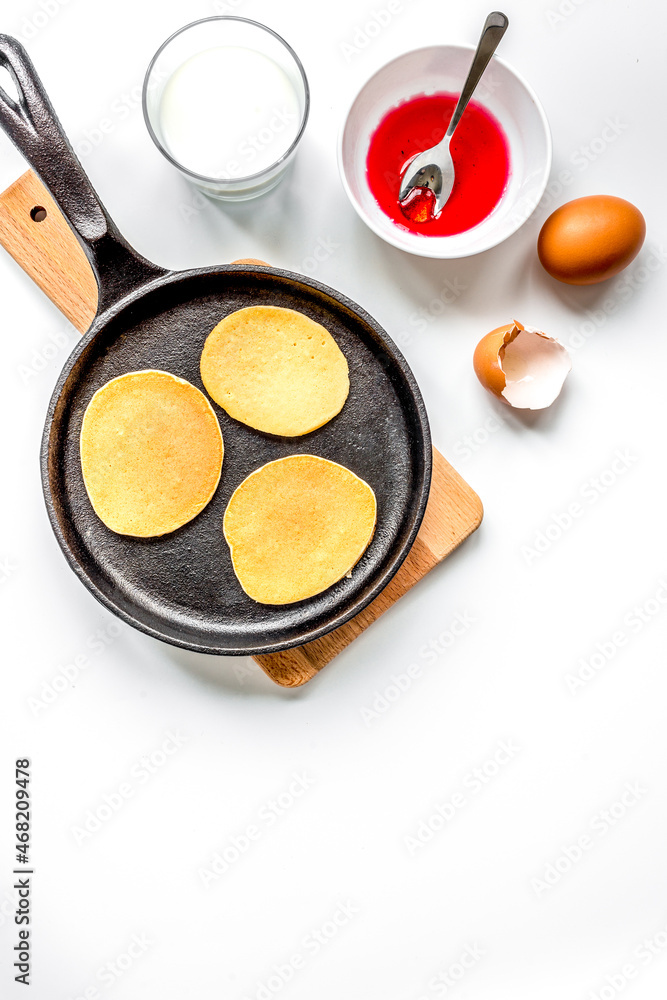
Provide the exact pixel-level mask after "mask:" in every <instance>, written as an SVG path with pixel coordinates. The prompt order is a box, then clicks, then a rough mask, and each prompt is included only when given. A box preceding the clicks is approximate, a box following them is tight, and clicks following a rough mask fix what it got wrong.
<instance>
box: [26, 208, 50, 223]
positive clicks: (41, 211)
mask: <svg viewBox="0 0 667 1000" xmlns="http://www.w3.org/2000/svg"><path fill="white" fill-rule="evenodd" d="M46 216H47V211H46V209H45V208H44V206H43V205H35V207H34V208H31V209H30V218H31V219H32V221H33V222H44V219H45V218H46Z"/></svg>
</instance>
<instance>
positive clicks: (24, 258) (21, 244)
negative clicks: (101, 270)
mask: <svg viewBox="0 0 667 1000" xmlns="http://www.w3.org/2000/svg"><path fill="white" fill-rule="evenodd" d="M39 209H42V210H43V211H39ZM44 210H45V215H44V214H43V212H44ZM0 243H1V244H2V246H3V247H4V248H5V250H7V252H8V253H10V254H11V256H12V257H13V258H14V260H15V261H16V262H17V264H19V265H20V266H21V267H22V268H23V270H24V271H25V272H26V274H28V275H29V276H30V277H31V278H32V280H33V281H34V282H35V283H36V284H37V285H39V287H40V288H41V289H42V291H43V292H45V293H46V294H47V295H48V297H49V298H50V299H51V301H52V302H53V303H55V305H57V306H58V308H59V309H60V311H61V312H62V313H64V314H65V316H67V319H68V320H69V321H70V322H71V323H72V324H73V325H74V326H75V327H76V329H77V330H78V331H79V332H80V333H84V332H85V331H86V330H87V329H88V327H89V326H90V324H91V322H92V320H93V317H94V315H95V312H96V311H97V282H96V281H95V276H94V274H93V272H92V269H91V267H90V264H89V263H88V259H87V258H86V255H85V254H84V252H83V250H82V249H81V244H80V243H79V241H78V240H77V238H76V236H75V235H74V233H73V232H72V230H71V229H70V227H69V226H68V225H67V223H66V222H65V219H64V216H63V215H62V213H61V211H60V209H59V208H58V206H57V205H56V203H55V201H54V200H53V198H52V197H51V195H50V194H49V192H48V191H47V190H46V188H45V187H44V185H43V184H42V183H41V181H40V180H39V179H38V178H37V176H36V175H35V174H34V173H33V172H32V170H28V171H26V173H25V174H23V175H22V176H21V177H19V179H18V180H17V181H14V183H13V184H12V185H11V187H9V188H7V190H6V191H3V193H2V194H1V195H0Z"/></svg>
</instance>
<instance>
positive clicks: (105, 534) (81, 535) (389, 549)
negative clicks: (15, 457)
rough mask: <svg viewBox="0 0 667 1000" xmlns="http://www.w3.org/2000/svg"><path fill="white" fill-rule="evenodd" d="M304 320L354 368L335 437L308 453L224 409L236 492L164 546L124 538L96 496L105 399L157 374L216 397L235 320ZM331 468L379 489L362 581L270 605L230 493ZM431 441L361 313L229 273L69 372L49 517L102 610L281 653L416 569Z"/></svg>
mask: <svg viewBox="0 0 667 1000" xmlns="http://www.w3.org/2000/svg"><path fill="white" fill-rule="evenodd" d="M257 304H262V305H277V306H284V307H286V308H290V309H298V310H300V311H301V312H303V313H305V314H306V315H307V316H310V317H311V319H314V320H316V321H317V322H318V323H322V324H323V325H324V326H325V327H326V328H327V329H328V330H329V332H330V333H331V334H332V336H333V337H334V339H335V340H336V342H337V343H338V345H339V347H340V348H341V350H342V351H343V353H344V354H345V357H346V358H347V362H348V365H349V369H350V395H349V397H348V399H347V402H346V403H345V406H344V407H343V409H342V411H341V412H340V413H339V414H338V416H337V417H335V418H334V419H333V420H331V421H330V422H329V423H328V424H326V425H325V426H324V427H321V428H319V429H318V430H316V431H313V432H312V433H311V434H307V435H305V436H303V437H299V438H280V437H273V436H271V435H267V434H262V433H261V432H259V431H255V430H253V429H252V428H250V427H247V426H245V425H244V424H241V423H239V422H238V421H236V420H233V419H232V418H231V417H229V416H228V415H227V414H226V413H225V411H224V410H222V409H221V408H220V407H219V406H217V404H215V403H212V405H213V407H214V409H215V411H216V413H217V416H218V419H219V421H220V426H221V428H222V434H223V438H224V442H225V457H224V463H223V470H222V479H221V482H220V486H219V487H218V490H217V493H216V494H215V496H214V498H213V500H212V501H211V502H210V503H209V505H208V506H207V507H206V508H205V509H204V510H203V511H202V513H201V514H200V515H199V516H198V517H197V518H195V520H194V521H191V522H190V523H189V524H187V525H185V526H184V527H182V528H180V529H179V530H178V531H175V532H173V533H172V534H170V535H165V536H163V537H162V538H152V539H135V538H128V537H123V536H120V535H117V534H115V533H114V532H112V531H110V530H109V529H108V528H107V527H106V526H105V525H104V524H103V523H102V522H101V521H100V520H99V518H98V517H97V516H96V515H95V513H94V511H93V509H92V507H91V505H90V501H89V500H88V496H87V494H86V491H85V487H84V485H83V479H82V475H81V461H80V457H79V435H80V431H81V422H82V419H83V414H84V412H85V409H86V406H87V405H88V403H89V401H90V399H91V397H92V395H93V394H94V393H95V392H96V390H97V389H99V388H100V387H101V386H102V385H104V384H105V383H106V382H108V381H109V379H111V378H115V377H116V376H117V375H121V374H123V373H125V372H128V371H138V370H141V369H144V368H158V369H162V370H164V371H168V372H172V373H173V374H175V375H179V376H180V377H182V378H185V379H187V380H188V381H189V382H192V384H193V385H196V386H197V387H198V388H199V389H201V390H202V391H204V387H203V384H202V381H201V377H200V374H199V358H200V355H201V351H202V348H203V345H204V341H205V340H206V337H207V336H208V334H209V333H210V331H211V330H212V329H213V327H214V326H215V325H216V323H218V322H219V321H220V320H221V319H222V318H223V316H226V315H227V314H228V313H230V312H233V311H234V310H236V309H241V308H243V307H244V306H248V305H257ZM304 452H307V453H309V454H314V455H320V456H322V457H323V458H328V459H331V460H332V461H335V462H340V463H341V464H342V465H345V466H347V467H348V468H350V469H351V470H352V471H353V472H355V473H356V474H357V475H358V476H360V477H361V478H362V479H365V480H366V481H367V482H368V483H369V484H370V485H371V486H372V488H373V490H374V491H375V494H376V496H377V501H378V517H377V528H376V532H375V535H374V537H373V540H372V542H371V544H370V546H369V548H368V549H367V551H366V553H365V554H364V556H363V557H362V559H361V561H360V562H359V563H358V564H357V565H356V566H355V568H354V569H353V571H352V576H351V578H349V579H344V580H341V581H340V582H339V583H338V584H336V585H335V586H333V587H331V588H329V589H328V590H326V591H324V592H323V593H322V594H319V595H318V596H316V597H313V598H310V599H309V600H306V601H300V602H298V603H296V604H291V605H284V606H276V607H273V606H267V605H260V604H257V603H256V602H255V601H253V600H252V599H251V598H249V597H248V596H247V595H246V594H245V593H244V592H243V590H242V589H241V586H240V584H239V583H238V580H237V579H236V576H235V574H234V571H233V568H232V564H231V559H230V555H229V549H228V547H227V544H226V542H225V540H224V536H223V533H222V518H223V514H224V511H225V508H226V506H227V503H228V501H229V498H230V496H231V494H232V492H233V491H234V490H235V489H236V487H237V486H238V485H239V483H240V482H241V481H242V480H243V479H244V478H245V477H246V476H247V475H248V474H249V473H250V472H252V471H253V470H254V469H257V468H259V467H260V466H261V465H264V464H265V463H266V462H270V461H273V460H274V459H276V458H281V457H284V456H286V455H294V454H301V453H304ZM430 457H431V449H430V443H429V431H428V424H427V421H426V415H425V411H424V407H423V403H422V401H421V397H420V395H419V390H418V389H417V386H416V384H415V381H414V378H413V377H412V375H411V373H410V370H409V368H408V367H407V365H406V363H405V361H404V359H403V358H402V357H401V355H400V354H399V352H398V351H397V350H396V348H395V347H394V345H393V344H391V342H390V341H389V339H388V337H387V335H386V334H385V333H384V332H383V331H382V330H381V328H380V327H379V326H378V325H377V324H376V323H375V322H374V321H373V320H371V318H370V317H369V316H367V315H365V314H364V313H363V312H362V310H360V309H359V307H358V306H354V305H353V304H352V303H351V302H349V301H347V300H345V299H344V298H343V297H342V296H340V295H339V294H338V293H333V292H332V291H330V290H328V289H326V288H325V287H324V286H322V285H319V284H318V283H316V282H313V281H309V280H307V279H304V278H301V277H300V276H298V275H295V274H291V273H289V272H286V271H277V270H273V269H268V268H265V269H264V268H253V269H250V268H248V267H247V266H239V265H236V266H234V265H230V266H228V267H226V268H222V269H215V270H210V271H203V272H201V271H199V272H186V273H185V274H184V275H179V274H175V275H170V276H169V277H168V278H167V279H162V280H160V281H159V282H158V283H157V285H156V287H154V288H152V289H151V290H149V291H147V292H144V293H143V294H142V295H140V297H139V298H138V299H137V300H133V301H132V302H131V303H129V304H127V305H126V306H125V307H123V305H122V303H121V306H120V307H119V308H117V309H116V310H115V311H114V312H113V314H112V315H109V316H108V318H106V320H105V321H104V322H103V323H102V324H101V325H98V324H95V326H94V327H93V328H92V329H91V331H90V333H89V334H88V335H87V336H86V337H85V338H84V340H83V341H82V342H81V343H80V344H79V345H78V347H77V348H76V349H75V351H74V353H73V354H72V356H71V357H70V360H69V362H68V364H67V366H66V368H65V370H64V371H63V374H62V376H61V379H60V381H59V383H58V386H57V387H56V390H55V392H54V396H53V399H52V403H51V407H50V410H49V416H48V419H47V427H46V431H45V437H44V447H43V474H44V489H45V494H46V498H47V505H48V508H49V514H50V517H51V520H52V523H53V526H54V529H55V531H56V534H57V536H58V539H59V541H60V543H61V545H62V546H63V548H64V550H65V553H66V554H67V556H68V558H69V560H70V562H71V563H72V565H73V566H74V568H75V569H76V572H77V573H78V574H79V576H80V577H81V579H82V580H83V581H84V583H85V584H86V585H87V586H88V588H89V589H90V590H91V591H92V592H93V593H94V594H95V596H96V597H97V598H98V599H99V600H101V601H102V603H104V604H106V605H107V607H109V608H111V609H112V610H113V611H115V612H116V613H117V614H119V615H120V617H121V618H124V619H125V620H126V621H128V622H130V623H131V624H133V625H135V626H137V627H138V628H140V629H142V630H143V631H145V632H148V633H149V634H151V635H154V636H157V637H158V638H161V639H166V640H167V641H169V642H172V643H174V644H176V645H179V646H185V647H187V648H189V649H198V650H200V651H203V652H211V653H228V654H236V653H238V654H241V653H243V654H247V653H259V652H271V651H274V650H277V649H284V648H287V647H289V646H293V645H297V644H300V643H303V642H307V641H309V640H310V639H313V638H316V637H317V636H319V635H323V634H324V633H325V632H328V631H330V630H331V629H333V628H335V627H337V626H338V625H339V624H342V623H343V622H344V621H346V620H347V619H348V618H350V617H352V616H353V615H354V614H356V613H357V612H358V611H359V610H361V608H363V607H364V606H365V605H366V604H367V603H368V602H369V601H371V600H372V599H373V597H374V596H375V595H376V594H377V593H379V591H380V590H381V589H382V588H383V587H384V586H385V584H386V583H387V582H388V580H389V579H390V578H391V576H392V575H393V574H394V572H395V571H396V570H397V569H398V567H399V565H400V564H401V562H402V561H403V558H404V557H405V555H406V554H407V552H408V550H409V548H410V545H411V543H412V541H413V540H414V537H415V534H416V532H417V530H418V528H419V524H420V521H421V517H422V515H423V511H424V507H425V504H426V499H427V497H428V487H429V482H430Z"/></svg>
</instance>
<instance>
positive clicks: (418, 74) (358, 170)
mask: <svg viewBox="0 0 667 1000" xmlns="http://www.w3.org/2000/svg"><path fill="white" fill-rule="evenodd" d="M473 53H474V48H473V46H467V45H433V46H431V47H429V48H425V49H415V50H414V51H412V52H406V53H405V55H402V56H399V57H398V58H397V59H394V60H393V61H392V62H390V63H387V65H386V66H383V67H382V69H380V70H378V72H377V73H376V74H375V75H374V76H372V77H371V78H370V80H368V82H367V83H366V84H364V86H363V87H362V88H361V90H360V91H359V93H358V94H357V96H356V97H355V99H354V101H353V102H352V105H351V107H350V110H349V111H348V114H347V117H346V119H345V123H344V125H343V128H342V130H341V133H340V137H339V142H338V166H339V170H340V175H341V178H342V181H343V186H344V187H345V190H346V192H347V195H348V197H349V199H350V201H351V202H352V204H353V206H354V208H355V209H356V211H357V212H358V214H359V216H360V217H361V218H362V219H363V220H364V222H365V223H366V225H367V226H370V228H371V229H372V230H373V232H375V233H377V235H378V236H381V237H382V239H383V240H386V242H387V243H391V244H392V245H393V246H395V247H398V248H399V249H400V250H407V251H408V253H413V254H417V255H418V256H420V257H439V258H452V257H469V256H470V255H471V254H475V253H481V251H482V250H488V249H489V248H490V247H493V246H496V245H497V244H498V243H501V242H502V241H503V240H506V239H507V237H508V236H511V235H512V233H514V232H516V230H517V229H518V228H519V227H520V226H521V225H523V223H524V222H525V221H526V219H527V218H528V217H529V216H530V215H531V213H532V212H533V210H534V209H535V207H536V206H537V204H538V202H539V200H540V198H541V197H542V195H543V194H544V189H545V187H546V184H547V180H548V177H549V171H550V169H551V133H550V131H549V125H548V122H547V119H546V115H545V113H544V110H543V108H542V105H541V104H540V102H539V101H538V99H537V97H536V96H535V94H534V93H533V91H532V89H531V88H530V87H529V86H528V84H527V83H526V81H525V80H523V79H522V78H521V77H520V76H519V74H518V73H517V72H516V71H515V70H513V69H511V68H510V67H509V66H508V65H507V63H505V62H503V61H502V60H501V59H498V58H496V57H495V56H494V58H493V59H492V60H491V62H490V63H489V65H488V67H487V69H486V71H485V73H484V76H483V77H482V79H481V81H480V83H479V86H478V87H477V90H476V91H475V94H474V96H473V100H475V101H477V102H478V103H479V104H481V105H482V106H483V107H485V108H486V109H487V110H488V111H490V112H491V114H492V115H494V116H495V118H496V119H497V120H498V121H499V122H500V125H501V126H502V128H503V130H504V132H505V135H506V137H507V141H508V143H509V150H510V177H509V181H508V184H507V188H506V189H505V192H504V194H503V195H502V197H501V199H500V202H499V203H498V205H497V206H496V208H495V209H494V210H493V212H492V213H491V214H490V215H489V216H487V218H486V219H484V221H483V222H480V223H479V225H477V226H474V227H473V228H472V229H469V230H468V231H467V232H465V233H459V234H457V235H456V236H420V235H417V234H414V233H410V232H407V231H406V230H403V229H401V228H399V226H397V225H396V224H395V223H394V222H392V221H391V219H390V218H389V217H388V216H387V215H385V213H384V212H383V211H382V209H381V208H380V206H379V205H378V204H377V202H376V200H375V198H374V197H373V195H372V193H371V191H370V189H369V187H368V181H367V179H366V157H367V155H368V147H369V144H370V139H371V135H372V134H373V132H374V131H375V129H376V128H377V126H378V125H379V123H380V121H381V119H382V118H383V117H384V116H385V115H386V114H387V112H388V111H389V110H390V109H391V108H394V107H396V106H397V105H398V104H399V103H401V102H403V101H405V100H407V99H409V98H410V97H415V96H417V95H418V94H432V93H435V92H436V91H440V92H443V91H444V92H447V93H452V94H459V93H460V91H461V88H462V86H463V83H464V81H465V78H466V75H467V73H468V69H469V68H470V63H471V61H472V56H473Z"/></svg>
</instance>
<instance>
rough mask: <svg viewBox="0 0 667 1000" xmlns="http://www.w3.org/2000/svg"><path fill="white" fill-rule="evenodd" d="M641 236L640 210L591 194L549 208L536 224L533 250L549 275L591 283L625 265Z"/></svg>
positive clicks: (620, 200)
mask: <svg viewBox="0 0 667 1000" xmlns="http://www.w3.org/2000/svg"><path fill="white" fill-rule="evenodd" d="M645 236H646V222H645V221H644V216H643V215H642V213H641V212H640V211H639V209H638V208H635V206H634V205H632V204H630V202H629V201H626V200H625V199H624V198H615V197H613V196H612V195H590V196H589V197H587V198H575V199H574V201H569V202H567V204H565V205H561V207H560V208H557V209H556V211H555V212H552V214H551V215H550V216H549V218H548V219H547V221H546V222H545V223H544V225H543V226H542V229H541V230H540V235H539V237H538V240H537V254H538V257H539V258H540V263H541V264H542V267H543V268H544V269H545V271H548V272H549V274H550V275H551V276H552V278H556V279H557V280H558V281H564V282H565V283H566V284H569V285H595V284H597V283H598V282H599V281H606V279H607V278H613V277H614V275H616V274H618V273H619V271H622V270H623V268H624V267H627V266H628V264H629V263H630V261H632V260H634V258H635V257H636V256H637V254H638V253H639V251H640V250H641V248H642V244H643V242H644V237H645Z"/></svg>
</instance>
